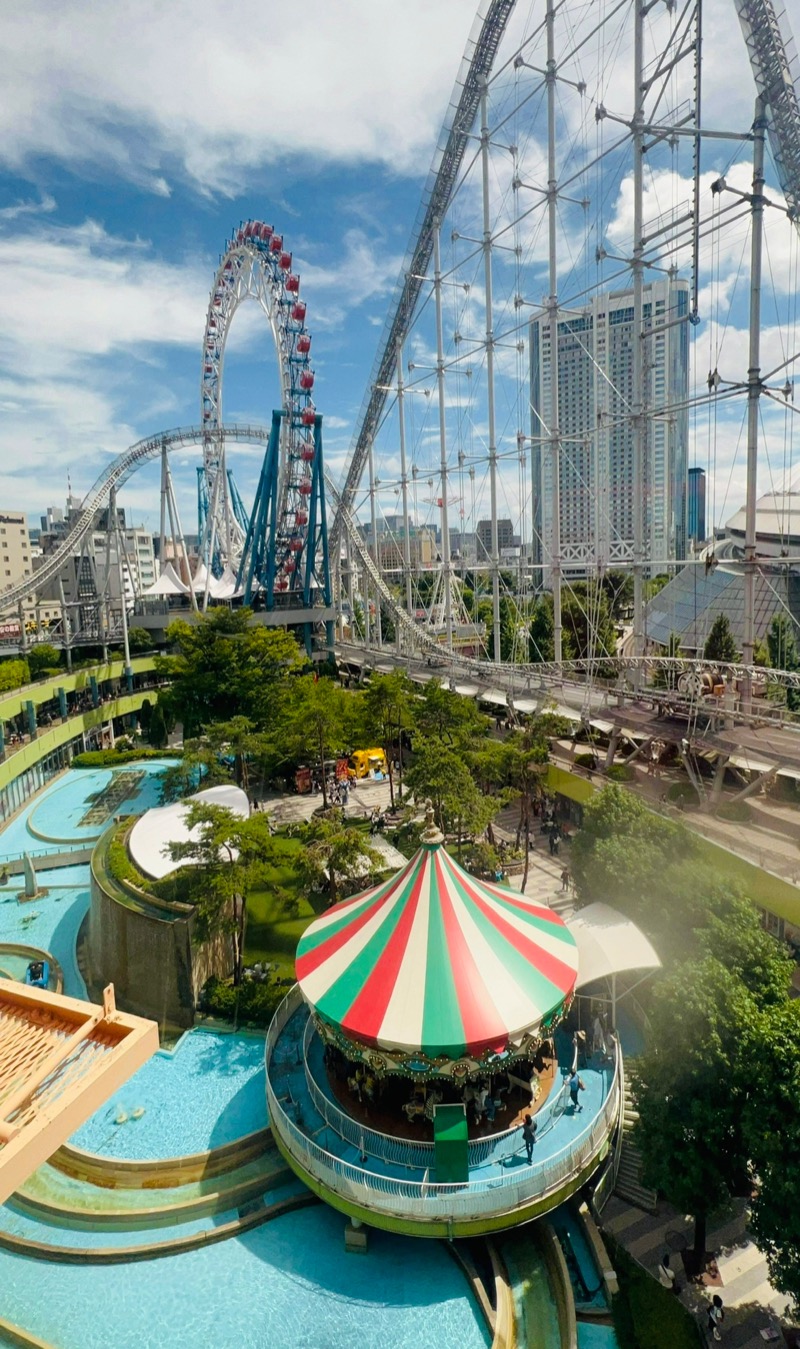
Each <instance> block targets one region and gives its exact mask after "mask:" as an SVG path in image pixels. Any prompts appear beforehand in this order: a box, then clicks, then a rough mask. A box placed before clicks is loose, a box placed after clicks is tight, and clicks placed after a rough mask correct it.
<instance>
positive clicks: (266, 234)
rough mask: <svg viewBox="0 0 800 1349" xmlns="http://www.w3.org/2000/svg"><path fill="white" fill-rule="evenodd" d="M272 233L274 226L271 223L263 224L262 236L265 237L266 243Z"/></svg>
mask: <svg viewBox="0 0 800 1349" xmlns="http://www.w3.org/2000/svg"><path fill="white" fill-rule="evenodd" d="M271 234H272V226H271V225H262V226H261V238H262V239H263V241H264V243H266V242H267V240H268V239H269V237H270V235H271Z"/></svg>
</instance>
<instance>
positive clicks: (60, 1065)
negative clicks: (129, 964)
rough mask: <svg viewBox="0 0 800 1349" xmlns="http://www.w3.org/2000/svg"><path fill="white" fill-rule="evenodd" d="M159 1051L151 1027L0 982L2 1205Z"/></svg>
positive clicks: (106, 1005)
mask: <svg viewBox="0 0 800 1349" xmlns="http://www.w3.org/2000/svg"><path fill="white" fill-rule="evenodd" d="M156 1049H158V1026H157V1025H156V1023H155V1022H154V1021H146V1020H145V1019H144V1018H142V1017H137V1016H129V1015H128V1014H127V1013H124V1012H118V1011H117V1009H116V1004H115V1001H114V988H113V985H111V984H109V986H108V988H106V989H105V990H104V993H103V1005H102V1007H99V1006H96V1005H95V1004H93V1003H89V1002H81V1001H79V1000H78V999H77V998H65V997H62V996H61V995H60V994H56V993H49V992H47V991H46V990H45V989H41V988H29V987H28V986H27V985H25V984H19V983H15V982H13V981H12V980H10V979H0V1203H5V1201H6V1199H8V1197H9V1195H11V1194H13V1193H14V1191H15V1190H17V1189H18V1188H19V1186H20V1185H22V1183H23V1182H24V1181H25V1180H27V1178H28V1176H30V1175H31V1173H32V1172H33V1171H35V1170H36V1168H37V1167H38V1166H41V1165H42V1163H43V1162H46V1161H47V1159H48V1158H49V1157H51V1156H52V1154H53V1153H54V1152H55V1151H56V1149H57V1148H59V1147H60V1146H61V1144H62V1143H66V1141H67V1139H68V1138H70V1137H71V1135H72V1134H73V1133H74V1132H75V1130H76V1129H77V1128H78V1127H79V1126H80V1125H81V1124H82V1123H83V1122H84V1120H86V1119H88V1118H89V1116H90V1115H92V1114H94V1112H95V1110H97V1109H98V1108H99V1107H100V1106H101V1105H102V1104H103V1102H104V1101H106V1100H107V1099H108V1097H109V1096H111V1095H113V1093H114V1092H115V1091H117V1090H118V1088H119V1087H121V1086H122V1085H123V1083H125V1082H126V1081H127V1080H128V1078H130V1077H131V1076H132V1075H133V1074H134V1073H135V1072H136V1070H137V1069H138V1068H140V1067H141V1066H142V1064H143V1063H145V1062H146V1061H147V1059H149V1058H150V1056H151V1055H152V1054H153V1053H155V1051H156Z"/></svg>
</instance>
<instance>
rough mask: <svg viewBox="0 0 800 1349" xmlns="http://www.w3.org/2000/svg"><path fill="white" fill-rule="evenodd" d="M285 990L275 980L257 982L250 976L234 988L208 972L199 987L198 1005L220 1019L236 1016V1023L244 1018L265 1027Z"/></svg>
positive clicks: (228, 1019) (232, 1019) (232, 1018)
mask: <svg viewBox="0 0 800 1349" xmlns="http://www.w3.org/2000/svg"><path fill="white" fill-rule="evenodd" d="M285 993H286V989H285V988H280V987H279V986H278V985H277V984H272V983H257V982H256V981H255V980H254V979H246V980H245V982H244V983H243V984H240V985H239V987H238V988H234V986H233V984H231V983H228V982H227V981H223V980H221V979H218V978H217V977H216V976H215V975H212V976H211V978H210V979H209V980H208V981H207V982H206V985H205V987H204V989H203V995H202V998H201V1000H200V1006H201V1008H202V1010H203V1011H204V1012H207V1013H208V1014H209V1016H216V1017H219V1018H220V1020H221V1021H234V1020H236V1021H238V1022H239V1024H241V1023H242V1022H247V1023H248V1024H250V1025H253V1026H262V1027H264V1028H265V1029H266V1027H267V1026H268V1025H269V1024H270V1022H271V1020H272V1018H273V1016H274V1015H275V1011H276V1009H277V1007H278V1004H279V1003H280V1002H281V1000H282V999H283V997H284V996H285Z"/></svg>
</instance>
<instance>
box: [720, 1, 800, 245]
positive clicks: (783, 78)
mask: <svg viewBox="0 0 800 1349" xmlns="http://www.w3.org/2000/svg"><path fill="white" fill-rule="evenodd" d="M735 3H736V11H737V13H738V15H739V22H740V24H741V26H742V32H743V33H744V40H745V44H746V46H747V51H748V55H749V57H750V66H751V69H752V71H753V78H754V79H755V82H756V89H757V90H758V93H759V94H760V95H761V96H762V98H763V99H764V100H765V101H766V104H767V107H768V111H769V124H768V132H767V134H768V136H769V142H770V148H771V150H772V157H773V159H774V161H775V168H776V171H777V174H778V179H779V181H780V185H781V188H782V189H783V193H784V196H785V197H786V205H787V207H788V208H789V215H790V217H791V219H792V220H794V222H795V224H796V225H797V227H798V229H800V99H799V98H798V92H797V82H798V64H797V58H796V56H794V57H793V56H792V55H790V53H791V49H792V46H793V42H792V35H791V33H790V31H789V23H788V19H787V16H786V13H785V11H784V12H783V13H781V12H780V11H779V10H778V8H777V6H776V5H775V4H774V2H773V0H735Z"/></svg>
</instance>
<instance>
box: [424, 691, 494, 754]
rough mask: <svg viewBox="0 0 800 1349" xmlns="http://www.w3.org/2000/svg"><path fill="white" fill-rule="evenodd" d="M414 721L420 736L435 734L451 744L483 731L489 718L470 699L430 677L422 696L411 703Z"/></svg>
mask: <svg viewBox="0 0 800 1349" xmlns="http://www.w3.org/2000/svg"><path fill="white" fill-rule="evenodd" d="M413 715H414V724H415V726H416V727H417V728H418V730H419V731H420V732H421V734H422V735H423V736H426V737H428V738H430V737H432V736H436V737H437V738H438V739H439V740H444V741H446V742H447V743H448V744H450V745H457V744H467V743H472V742H474V740H475V738H476V737H477V736H482V735H485V734H486V731H487V728H488V721H487V719H486V717H484V716H483V715H482V714H481V713H480V712H479V711H478V709H477V707H476V706H475V704H474V702H473V701H472V699H471V698H462V697H461V696H460V695H459V694H458V693H453V692H452V691H451V690H450V689H443V688H442V686H441V684H440V682H439V680H438V679H430V680H429V681H428V683H427V684H426V685H425V687H424V688H423V690H422V697H421V698H418V699H416V700H415V701H414V703H413Z"/></svg>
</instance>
